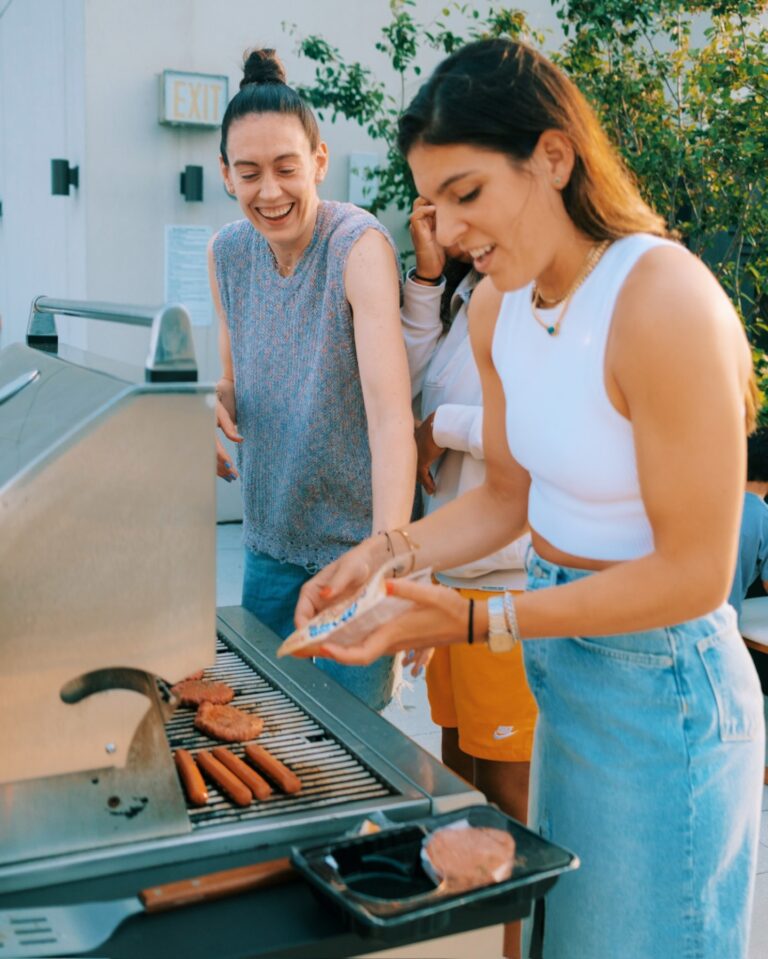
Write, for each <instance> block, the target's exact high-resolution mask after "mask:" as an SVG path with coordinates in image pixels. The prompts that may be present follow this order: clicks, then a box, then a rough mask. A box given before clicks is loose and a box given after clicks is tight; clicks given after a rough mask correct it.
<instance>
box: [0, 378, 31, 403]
mask: <svg viewBox="0 0 768 959" xmlns="http://www.w3.org/2000/svg"><path fill="white" fill-rule="evenodd" d="M38 376H40V370H30V371H29V372H27V373H22V374H21V375H20V376H17V377H16V379H15V380H11V382H10V383H6V384H5V385H4V386H3V387H2V389H0V403H5V401H6V400H9V399H10V398H11V397H12V396H15V395H16V394H17V393H20V392H21V391H22V390H23V389H24V387H25V386H29V384H30V383H34V381H35V380H36V379H37V378H38Z"/></svg>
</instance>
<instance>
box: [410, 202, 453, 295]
mask: <svg viewBox="0 0 768 959" xmlns="http://www.w3.org/2000/svg"><path fill="white" fill-rule="evenodd" d="M408 224H409V229H410V231H411V240H412V242H413V250H414V253H415V254H416V272H417V273H418V274H419V276H423V277H424V278H425V279H427V280H436V279H438V278H439V277H440V276H441V275H442V272H443V269H444V267H445V251H444V250H443V248H442V247H441V246H440V244H439V243H438V242H437V237H436V234H435V208H434V206H432V205H431V204H430V203H427V201H426V200H425V199H424V197H421V196H419V197H416V199H415V201H414V203H413V213H412V214H411V217H410V220H409V221H408ZM416 282H418V280H417V281H416Z"/></svg>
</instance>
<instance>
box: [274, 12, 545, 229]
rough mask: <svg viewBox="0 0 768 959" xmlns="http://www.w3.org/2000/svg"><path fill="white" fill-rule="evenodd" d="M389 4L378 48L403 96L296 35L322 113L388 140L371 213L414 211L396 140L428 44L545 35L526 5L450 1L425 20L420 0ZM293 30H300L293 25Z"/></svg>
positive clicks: (439, 47) (440, 46)
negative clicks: (311, 66) (481, 7)
mask: <svg viewBox="0 0 768 959" xmlns="http://www.w3.org/2000/svg"><path fill="white" fill-rule="evenodd" d="M389 6H390V11H391V19H390V21H389V23H387V24H386V25H385V26H384V27H383V28H382V31H381V39H380V40H379V41H378V42H377V43H376V49H377V50H378V51H379V52H380V53H382V54H383V55H384V56H385V57H386V59H387V61H388V64H389V68H391V70H392V71H393V72H394V74H395V75H396V77H397V81H396V84H395V85H396V86H397V87H398V88H399V95H398V96H392V94H390V93H388V92H387V91H388V88H390V87H391V86H392V85H391V84H390V85H386V84H384V83H383V82H382V81H381V80H380V79H379V78H378V75H377V73H374V71H372V70H371V69H369V68H367V67H364V66H362V64H360V63H359V62H358V61H356V60H347V59H346V58H345V57H344V55H343V54H342V52H341V51H340V50H339V49H338V48H336V47H334V46H332V45H331V44H330V43H329V42H328V41H327V40H326V39H324V38H323V37H319V36H309V37H299V40H298V44H299V52H300V54H301V55H302V56H305V57H307V58H308V59H310V60H313V61H314V62H315V63H316V64H317V66H316V68H315V78H314V82H313V83H312V84H310V85H307V86H304V87H300V90H301V92H302V94H303V95H304V96H305V97H306V99H307V100H309V102H310V103H311V104H312V105H313V106H314V107H315V108H316V109H317V111H318V115H319V117H320V119H321V120H322V119H325V117H326V116H329V117H330V119H331V121H335V120H336V118H337V117H339V116H341V117H345V118H346V119H348V120H353V121H355V122H356V123H359V124H360V126H361V127H364V128H365V130H366V132H367V133H368V134H369V135H370V136H371V137H372V138H373V139H374V140H379V141H382V144H383V146H384V149H385V156H384V159H383V161H382V163H381V165H380V166H379V167H378V168H376V169H374V170H368V171H366V173H365V175H366V177H367V178H368V179H369V180H370V181H371V202H370V203H369V204H368V209H370V210H371V212H373V213H379V212H380V211H381V210H385V209H387V208H388V207H392V206H395V207H397V209H399V210H410V208H411V205H412V203H413V200H414V198H415V197H416V190H415V188H414V185H413V180H412V179H411V174H410V171H409V169H408V165H407V164H406V162H405V160H404V158H403V157H402V156H401V155H400V153H399V151H398V149H397V146H396V141H397V118H398V117H399V115H400V114H401V113H402V111H403V109H404V107H405V106H406V105H407V99H408V98H407V94H406V91H407V90H409V89H410V88H411V84H412V82H413V81H417V80H418V78H419V77H420V75H421V66H420V62H421V61H422V60H423V59H424V53H425V51H438V52H439V53H443V54H449V53H451V52H452V51H453V50H456V49H457V48H458V47H460V46H463V44H465V43H467V42H468V41H469V40H474V39H478V38H480V37H488V36H501V35H507V36H511V37H515V38H522V39H526V40H528V41H530V42H534V43H539V44H540V43H541V42H542V39H543V38H542V35H541V34H540V33H535V32H533V31H532V30H531V29H530V27H529V26H528V23H527V21H526V17H525V14H524V13H523V12H522V11H520V10H512V9H507V8H501V7H500V8H493V7H492V8H490V9H489V10H488V12H487V14H485V15H481V14H480V13H479V11H478V10H476V9H475V8H474V7H473V6H472V5H471V4H469V3H451V4H450V5H448V6H446V7H444V8H443V10H442V14H441V16H440V17H439V18H438V19H436V20H434V21H433V22H431V23H422V22H420V21H418V20H417V19H416V17H415V15H414V13H415V8H416V3H415V0H390V4H389ZM284 26H287V25H284ZM288 29H289V30H290V31H291V33H294V34H295V33H296V32H297V28H296V27H295V26H293V25H291V26H288ZM374 181H375V182H376V189H375V190H374V189H373V183H374Z"/></svg>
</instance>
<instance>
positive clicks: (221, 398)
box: [216, 379, 243, 483]
mask: <svg viewBox="0 0 768 959" xmlns="http://www.w3.org/2000/svg"><path fill="white" fill-rule="evenodd" d="M216 425H217V426H218V427H219V429H220V430H221V432H222V433H223V434H224V435H225V436H226V437H227V439H229V440H232V442H233V443H242V442H243V438H242V436H241V435H240V434H239V433H238V432H237V426H236V424H235V384H234V383H233V382H232V380H229V379H223V380H220V381H219V383H218V385H217V387H216ZM216 475H217V476H220V477H221V478H222V479H225V480H226V481H227V482H228V483H231V482H232V480H234V479H237V477H238V475H239V474H238V472H237V470H236V469H235V467H234V465H233V463H232V462H231V460H230V458H229V456H228V455H227V451H226V450H225V449H224V446H223V444H222V442H221V440H220V439H219V438H218V436H217V437H216Z"/></svg>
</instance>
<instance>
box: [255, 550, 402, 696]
mask: <svg viewBox="0 0 768 959" xmlns="http://www.w3.org/2000/svg"><path fill="white" fill-rule="evenodd" d="M312 575H313V574H312V573H311V572H309V570H307V569H305V568H304V567H303V566H296V565H294V564H293V563H281V562H280V561H279V560H277V559H273V557H271V556H268V555H267V554H266V553H257V552H255V551H254V550H251V549H248V548H246V550H245V573H244V576H243V598H242V605H243V606H244V607H245V608H246V609H248V610H250V611H251V612H252V613H253V614H254V616H256V617H258V619H260V620H261V622H262V623H264V625H265V626H268V627H269V629H271V630H272V631H273V632H274V633H277V635H278V636H279V637H280V638H281V639H285V637H286V636H288V635H289V634H290V633H292V632H293V630H294V625H293V613H294V610H295V609H296V602H297V600H298V598H299V591H300V590H301V587H302V586H303V585H304V583H306V581H307V580H308V579H310V578H311V577H312ZM315 665H316V666H317V667H318V669H321V670H322V671H323V672H324V673H327V674H328V675H329V676H332V677H333V679H335V680H336V682H338V683H340V684H341V685H342V686H343V687H344V688H345V689H347V690H349V692H351V693H353V694H354V695H355V696H357V697H358V699H362V701H363V702H364V703H367V704H368V705H369V706H370V707H371V709H375V710H381V709H384V707H385V706H386V705H387V704H388V703H389V702H390V700H391V699H392V694H393V692H394V684H395V667H394V661H393V659H392V657H390V656H387V657H384V658H382V659H379V660H377V661H376V662H375V663H371V665H370V666H344V665H342V664H341V663H336V662H334V661H333V660H330V659H316V660H315Z"/></svg>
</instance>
